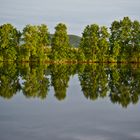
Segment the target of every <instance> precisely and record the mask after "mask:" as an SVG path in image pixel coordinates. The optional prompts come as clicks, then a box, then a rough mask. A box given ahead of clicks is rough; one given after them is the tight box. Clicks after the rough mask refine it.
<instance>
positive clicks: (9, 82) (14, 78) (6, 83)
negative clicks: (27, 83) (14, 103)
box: [0, 63, 21, 99]
mask: <svg viewBox="0 0 140 140" xmlns="http://www.w3.org/2000/svg"><path fill="white" fill-rule="evenodd" d="M20 89H21V86H20V84H19V79H18V70H17V68H16V65H15V64H10V65H9V64H6V63H5V64H3V63H0V96H1V97H3V98H6V99H10V98H12V97H13V96H14V95H15V94H16V93H17V91H20Z"/></svg>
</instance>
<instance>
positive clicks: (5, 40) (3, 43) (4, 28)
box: [0, 24, 20, 61]
mask: <svg viewBox="0 0 140 140" xmlns="http://www.w3.org/2000/svg"><path fill="white" fill-rule="evenodd" d="M19 38H20V32H19V31H17V29H16V28H15V27H14V26H13V25H11V24H3V25H1V26H0V52H1V53H0V55H1V56H0V60H3V61H9V60H10V61H14V60H16V59H17V50H18V46H19Z"/></svg>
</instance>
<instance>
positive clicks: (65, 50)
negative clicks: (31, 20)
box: [0, 17, 140, 63]
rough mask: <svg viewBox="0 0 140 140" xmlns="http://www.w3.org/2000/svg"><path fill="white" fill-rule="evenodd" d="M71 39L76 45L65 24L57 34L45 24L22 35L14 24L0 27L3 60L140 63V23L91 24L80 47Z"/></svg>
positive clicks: (84, 33)
mask: <svg viewBox="0 0 140 140" xmlns="http://www.w3.org/2000/svg"><path fill="white" fill-rule="evenodd" d="M78 39H79V38H78ZM70 40H72V41H73V40H74V41H75V42H76V40H75V38H74V39H72V38H70V36H69V35H68V33H67V27H66V25H65V24H63V23H59V24H58V25H57V26H56V27H55V33H54V35H51V34H50V33H49V30H48V27H47V25H45V24H42V25H38V26H36V25H26V26H25V27H24V29H23V31H22V32H21V31H19V30H17V29H16V28H15V27H14V26H13V25H11V24H3V25H1V26H0V61H16V62H30V61H31V62H32V61H37V62H51V63H57V62H58V63H64V62H76V63H78V62H79V63H80V62H82V63H83V62H89V63H92V62H101V63H103V62H107V63H109V62H110V63H111V62H113V63H116V62H118V63H119V62H140V22H139V21H137V20H135V21H132V20H131V19H130V18H129V17H124V18H123V19H122V20H120V21H114V22H113V23H112V24H111V27H110V28H107V27H105V26H99V25H97V24H91V25H87V26H86V27H85V29H84V31H83V33H82V37H81V39H79V40H78V43H79V45H77V42H76V47H74V46H73V44H75V43H74V42H73V43H71V42H72V41H71V42H70Z"/></svg>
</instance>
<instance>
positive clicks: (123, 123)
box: [0, 63, 140, 140]
mask: <svg viewBox="0 0 140 140" xmlns="http://www.w3.org/2000/svg"><path fill="white" fill-rule="evenodd" d="M139 97H140V65H139V64H129V65H128V64H79V65H78V64H61V65H60V64H45V65H43V64H36V63H30V64H29V63H23V64H21V63H17V64H16V63H12V64H8V63H7V64H6V63H0V112H1V113H0V140H25V139H26V140H112V139H113V140H138V139H140V102H139Z"/></svg>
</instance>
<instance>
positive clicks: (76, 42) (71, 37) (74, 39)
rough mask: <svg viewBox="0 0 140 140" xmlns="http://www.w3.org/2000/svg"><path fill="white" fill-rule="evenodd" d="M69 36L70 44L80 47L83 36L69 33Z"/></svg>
mask: <svg viewBox="0 0 140 140" xmlns="http://www.w3.org/2000/svg"><path fill="white" fill-rule="evenodd" d="M68 36H69V40H70V44H71V45H72V46H74V47H78V46H79V43H80V41H81V37H80V36H77V35H68Z"/></svg>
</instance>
